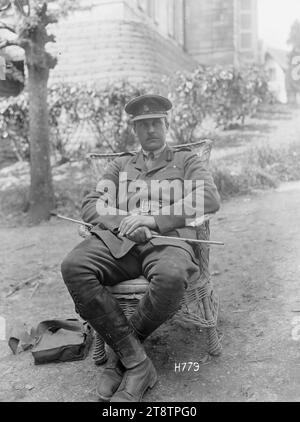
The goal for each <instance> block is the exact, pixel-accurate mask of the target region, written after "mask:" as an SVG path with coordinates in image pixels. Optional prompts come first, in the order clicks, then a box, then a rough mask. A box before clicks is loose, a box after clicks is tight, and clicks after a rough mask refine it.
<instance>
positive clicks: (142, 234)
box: [126, 227, 152, 243]
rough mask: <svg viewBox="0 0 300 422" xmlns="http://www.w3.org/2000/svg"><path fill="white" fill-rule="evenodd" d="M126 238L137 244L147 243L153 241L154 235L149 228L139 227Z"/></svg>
mask: <svg viewBox="0 0 300 422" xmlns="http://www.w3.org/2000/svg"><path fill="white" fill-rule="evenodd" d="M126 237H127V238H128V239H129V240H132V241H133V242H136V243H146V242H147V241H148V240H150V239H152V233H151V231H150V229H149V228H148V227H139V228H138V229H136V230H134V231H133V232H132V233H131V234H129V235H127V236H126Z"/></svg>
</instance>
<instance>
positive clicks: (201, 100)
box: [0, 66, 270, 161]
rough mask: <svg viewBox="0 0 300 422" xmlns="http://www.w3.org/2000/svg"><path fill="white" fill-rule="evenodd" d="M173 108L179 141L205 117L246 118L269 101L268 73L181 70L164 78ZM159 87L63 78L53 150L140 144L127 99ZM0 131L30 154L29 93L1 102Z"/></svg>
mask: <svg viewBox="0 0 300 422" xmlns="http://www.w3.org/2000/svg"><path fill="white" fill-rule="evenodd" d="M165 84H166V86H168V87H169V91H170V92H171V94H170V95H169V98H170V99H171V100H172V102H173V106H174V110H173V112H172V116H171V136H172V138H173V139H174V141H175V142H177V143H187V142H192V141H193V140H195V139H196V137H197V130H198V128H200V127H201V123H202V122H203V119H204V118H206V117H208V116H209V117H211V118H212V119H213V120H214V122H215V125H216V126H220V127H222V128H229V127H230V126H231V125H233V124H237V123H238V124H243V123H244V120H245V118H246V117H247V116H251V114H253V113H254V112H255V111H256V110H257V107H258V105H259V104H261V103H262V102H264V101H268V99H269V96H270V94H269V92H268V85H267V78H266V75H265V74H264V73H263V72H262V71H261V70H260V69H259V68H257V67H254V66H251V67H248V68H245V69H241V70H237V69H234V68H233V67H226V68H225V67H214V68H205V67H203V66H200V67H199V68H198V69H197V70H196V71H195V72H193V73H178V74H176V75H175V77H174V78H171V79H169V80H168V81H165ZM146 92H147V93H149V92H155V89H154V87H153V85H152V84H151V83H150V82H147V83H144V84H140V85H139V86H134V85H132V84H131V83H129V82H125V81H122V82H119V83H116V84H113V85H108V86H107V87H106V88H99V87H97V86H93V85H89V86H87V85H83V84H77V85H76V84H72V85H71V84H69V85H67V84H64V83H59V84H55V85H53V86H51V87H50V88H49V89H48V108H49V118H50V128H51V144H52V151H53V152H54V153H55V154H56V156H57V159H58V160H63V161H65V160H67V159H69V158H74V159H76V158H80V157H82V156H83V155H84V154H85V153H86V152H89V151H91V150H102V151H110V152H119V151H127V150H131V149H134V148H135V147H136V139H135V136H134V134H133V132H132V129H131V125H130V123H129V118H128V116H127V115H126V113H125V112H124V106H125V104H126V103H127V102H128V101H129V100H130V99H132V98H133V97H136V96H138V95H141V94H144V93H146ZM0 108H1V111H2V115H1V117H0V136H1V137H2V138H5V139H7V138H8V137H9V138H10V139H11V140H12V142H13V143H14V145H16V146H17V148H18V154H19V156H22V158H23V159H24V158H28V155H29V152H28V150H29V148H28V135H27V134H28V102H27V96H26V94H22V95H21V96H19V97H18V98H16V99H9V100H3V101H2V102H0Z"/></svg>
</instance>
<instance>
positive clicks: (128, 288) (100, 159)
mask: <svg viewBox="0 0 300 422" xmlns="http://www.w3.org/2000/svg"><path fill="white" fill-rule="evenodd" d="M184 146H189V147H191V148H192V150H193V151H194V152H195V153H196V154H197V155H198V156H199V158H200V159H201V161H202V162H203V163H204V164H205V165H208V163H209V159H210V153H211V148H212V142H211V141H210V140H205V141H201V142H197V143H194V144H188V145H184ZM180 147H181V146H177V147H175V148H180ZM119 155H120V154H101V153H94V154H89V155H88V160H89V163H90V165H91V167H92V170H93V174H94V177H95V181H96V182H97V181H98V180H99V179H100V178H101V175H102V174H103V172H104V170H105V168H106V166H107V164H108V162H110V161H111V160H113V159H115V158H116V157H118V156H119ZM209 219H210V216H205V218H204V219H202V220H201V221H195V222H194V224H193V225H194V226H195V227H196V230H197V238H198V239H202V240H209V239H210V229H209ZM79 234H80V235H81V236H82V237H87V236H89V235H90V233H89V230H88V229H87V228H86V227H84V226H81V227H80V229H79ZM195 251H196V254H197V258H198V261H199V267H200V273H201V277H200V280H199V286H201V287H197V286H196V287H194V288H193V289H191V290H186V292H185V295H184V298H183V300H182V304H181V308H180V310H179V311H178V312H177V313H176V315H174V316H173V317H172V319H173V320H179V321H181V322H187V323H192V324H194V325H196V326H198V327H202V328H206V329H207V332H208V351H209V353H210V354H211V355H214V356H216V355H219V354H220V353H221V342H220V339H219V336H218V332H217V318H218V310H219V299H218V296H217V294H216V293H215V291H214V289H213V285H212V282H211V279H210V272H209V245H207V244H200V245H197V246H196V247H195ZM147 288H148V281H147V280H146V279H145V278H144V277H143V276H141V277H140V278H138V279H135V280H127V281H125V282H122V283H120V284H118V285H117V286H114V287H111V288H110V291H111V293H112V294H113V295H114V297H115V298H116V299H117V300H118V301H119V303H120V305H121V307H122V309H123V311H124V313H125V315H126V316H127V317H129V316H130V315H131V314H132V313H133V312H134V310H135V308H136V306H137V304H138V302H139V300H140V299H141V298H142V297H143V295H144V294H145V292H146V290H147ZM93 358H94V361H95V363H96V364H97V365H101V364H103V363H105V362H106V360H107V358H106V352H105V343H104V342H103V340H102V338H101V337H100V336H99V335H98V334H97V333H96V341H95V348H94V355H93Z"/></svg>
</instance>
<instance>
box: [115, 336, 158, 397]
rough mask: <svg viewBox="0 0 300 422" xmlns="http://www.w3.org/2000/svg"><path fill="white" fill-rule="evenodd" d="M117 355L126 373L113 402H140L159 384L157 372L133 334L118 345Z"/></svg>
mask: <svg viewBox="0 0 300 422" xmlns="http://www.w3.org/2000/svg"><path fill="white" fill-rule="evenodd" d="M116 354H117V355H118V356H119V358H120V360H121V362H122V364H123V365H124V366H125V368H126V371H125V373H124V375H123V379H122V382H121V384H120V386H119V388H118V390H117V391H116V393H115V394H114V395H113V396H112V398H111V400H110V401H111V402H140V401H141V400H142V397H143V395H144V394H145V392H146V391H147V390H148V388H153V387H154V385H155V384H156V382H157V374H156V370H155V368H154V366H153V363H152V362H151V360H150V359H149V358H148V356H147V355H146V353H145V350H144V348H143V346H142V344H141V343H140V341H139V340H138V339H137V338H136V337H135V335H134V334H131V335H129V336H127V337H125V338H124V339H122V340H120V341H119V342H118V344H117V349H116Z"/></svg>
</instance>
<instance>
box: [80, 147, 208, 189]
mask: <svg viewBox="0 0 300 422" xmlns="http://www.w3.org/2000/svg"><path fill="white" fill-rule="evenodd" d="M212 144H213V142H212V141H211V140H209V139H205V140H202V141H199V142H195V143H192V144H183V145H175V146H172V148H173V149H174V150H178V149H181V148H182V147H189V148H191V150H192V151H193V152H195V153H196V154H197V155H198V157H199V158H200V160H201V161H202V163H203V164H204V165H205V166H208V164H209V159H210V154H211V149H212ZM131 152H137V151H131ZM122 154H123V153H122V152H120V153H97V152H95V153H91V154H88V155H87V159H88V161H89V163H90V166H91V170H92V173H93V177H95V180H96V181H98V179H99V178H100V177H101V176H102V174H103V173H104V171H105V169H106V167H107V165H108V163H109V162H111V161H113V160H114V159H115V158H117V157H120V156H121V155H122Z"/></svg>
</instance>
